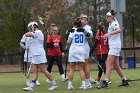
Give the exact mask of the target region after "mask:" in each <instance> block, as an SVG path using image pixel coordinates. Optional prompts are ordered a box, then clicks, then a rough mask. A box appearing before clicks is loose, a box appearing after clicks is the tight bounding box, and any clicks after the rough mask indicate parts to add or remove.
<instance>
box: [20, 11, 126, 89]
mask: <svg viewBox="0 0 140 93" xmlns="http://www.w3.org/2000/svg"><path fill="white" fill-rule="evenodd" d="M114 15H115V13H114V11H110V12H108V13H107V14H106V20H107V22H108V23H109V27H108V31H107V33H105V31H104V27H103V25H102V23H99V24H98V25H97V27H96V31H97V32H96V37H95V41H94V44H93V32H92V29H91V27H90V25H89V24H88V20H89V19H88V16H87V15H85V14H81V15H80V17H77V18H76V19H75V20H74V22H73V27H72V28H71V29H70V30H68V31H67V32H66V35H65V36H66V37H67V43H66V46H65V48H63V42H62V39H61V36H60V35H58V34H57V33H58V27H57V25H56V24H54V23H52V24H51V26H50V29H49V30H50V31H49V35H48V37H47V39H46V44H47V58H46V52H45V50H44V35H43V32H42V31H41V30H39V25H38V23H37V22H34V21H33V22H30V23H29V24H28V30H29V32H27V33H25V34H24V35H23V37H22V39H21V42H20V46H21V47H22V48H23V49H25V54H24V61H25V62H28V63H29V64H28V68H29V69H28V70H27V75H29V71H30V67H31V66H32V67H33V68H32V70H33V77H32V81H30V79H29V78H27V80H26V85H27V87H25V88H23V90H26V91H32V90H33V88H34V87H35V86H38V85H40V83H39V82H38V71H39V69H40V71H41V72H42V73H43V74H44V75H45V76H46V78H47V80H46V81H47V82H49V83H50V85H51V87H50V88H48V90H54V89H56V88H58V84H57V83H56V82H55V80H54V79H53V77H52V75H51V70H52V66H53V64H54V62H56V64H57V66H58V68H59V73H60V76H61V80H62V82H65V81H68V86H67V89H68V90H73V89H74V86H73V76H74V70H75V67H76V65H77V66H78V70H79V73H80V78H81V85H80V87H79V89H89V88H92V84H95V83H96V84H99V83H100V81H101V76H102V73H103V72H104V74H105V79H104V81H103V82H102V84H101V85H100V86H98V87H97V89H104V88H108V85H109V84H111V78H110V74H111V70H112V67H114V69H115V70H116V71H117V73H118V74H119V76H120V77H121V79H122V83H121V85H119V86H118V87H121V86H128V85H129V82H128V80H127V79H126V77H125V75H124V73H123V71H122V69H121V68H120V66H119V56H120V52H121V39H120V32H121V29H120V27H119V24H118V21H117V20H116V18H115V17H114ZM39 22H40V23H41V24H42V25H43V24H44V23H43V22H42V20H41V19H39ZM94 50H96V54H97V58H98V62H97V63H98V68H99V72H98V76H97V79H92V78H91V75H90V69H89V67H88V63H89V62H88V60H89V58H90V57H92V53H93V51H94ZM65 51H66V53H67V55H65V53H64V52H65ZM64 56H67V57H68V62H69V73H68V76H66V75H64V69H63V66H62V57H64ZM95 61H96V60H95ZM45 63H47V69H46V64H45Z"/></svg>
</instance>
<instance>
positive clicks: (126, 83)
mask: <svg viewBox="0 0 140 93" xmlns="http://www.w3.org/2000/svg"><path fill="white" fill-rule="evenodd" d="M122 86H124V87H125V86H129V82H128V80H124V79H123V80H122V83H121V84H120V85H119V86H118V87H122Z"/></svg>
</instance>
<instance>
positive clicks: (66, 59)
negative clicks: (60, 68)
mask: <svg viewBox="0 0 140 93" xmlns="http://www.w3.org/2000/svg"><path fill="white" fill-rule="evenodd" d="M65 62H66V63H65V78H67V65H68V53H66V58H65Z"/></svg>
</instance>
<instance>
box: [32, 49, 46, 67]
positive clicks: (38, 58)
mask: <svg viewBox="0 0 140 93" xmlns="http://www.w3.org/2000/svg"><path fill="white" fill-rule="evenodd" d="M32 63H33V64H42V63H47V59H46V53H45V51H43V52H42V53H41V54H40V55H33V56H32Z"/></svg>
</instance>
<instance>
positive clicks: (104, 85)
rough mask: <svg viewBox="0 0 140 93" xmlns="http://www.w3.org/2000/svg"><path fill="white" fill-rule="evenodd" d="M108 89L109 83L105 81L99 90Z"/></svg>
mask: <svg viewBox="0 0 140 93" xmlns="http://www.w3.org/2000/svg"><path fill="white" fill-rule="evenodd" d="M107 88H108V82H107V81H103V83H102V85H100V86H98V87H97V89H107Z"/></svg>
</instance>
